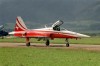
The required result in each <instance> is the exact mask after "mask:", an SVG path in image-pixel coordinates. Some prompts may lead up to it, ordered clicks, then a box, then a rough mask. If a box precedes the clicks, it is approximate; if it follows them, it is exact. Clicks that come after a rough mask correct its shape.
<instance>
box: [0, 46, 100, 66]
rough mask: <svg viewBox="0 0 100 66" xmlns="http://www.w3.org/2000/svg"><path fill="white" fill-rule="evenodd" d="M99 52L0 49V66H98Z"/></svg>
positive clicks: (99, 60)
mask: <svg viewBox="0 0 100 66" xmlns="http://www.w3.org/2000/svg"><path fill="white" fill-rule="evenodd" d="M99 57H100V51H87V50H82V49H65V48H34V47H24V48H18V47H17V48H0V66H100V58H99Z"/></svg>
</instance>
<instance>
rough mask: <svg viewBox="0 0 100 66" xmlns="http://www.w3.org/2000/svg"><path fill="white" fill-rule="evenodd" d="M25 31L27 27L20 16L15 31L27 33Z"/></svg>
mask: <svg viewBox="0 0 100 66" xmlns="http://www.w3.org/2000/svg"><path fill="white" fill-rule="evenodd" d="M25 30H27V27H26V25H25V23H24V21H23V19H22V18H21V17H20V16H18V17H17V18H16V24H15V31H25Z"/></svg>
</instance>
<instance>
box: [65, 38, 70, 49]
mask: <svg viewBox="0 0 100 66" xmlns="http://www.w3.org/2000/svg"><path fill="white" fill-rule="evenodd" d="M65 41H66V47H69V41H68V38H66V40H65Z"/></svg>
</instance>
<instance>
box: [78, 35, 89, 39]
mask: <svg viewBox="0 0 100 66" xmlns="http://www.w3.org/2000/svg"><path fill="white" fill-rule="evenodd" d="M77 35H78V36H79V37H84V38H85V37H86V38H88V37H90V36H88V35H85V34H77Z"/></svg>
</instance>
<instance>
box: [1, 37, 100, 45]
mask: <svg viewBox="0 0 100 66" xmlns="http://www.w3.org/2000/svg"><path fill="white" fill-rule="evenodd" d="M30 41H31V42H33V43H44V42H45V41H37V39H33V38H31V40H30ZM50 41H51V43H55V44H65V39H55V40H50ZM0 42H9V43H10V42H14V43H16V42H18V43H25V38H5V39H0ZM69 42H70V43H71V44H98V45H99V44H100V37H91V38H82V39H77V40H76V39H69Z"/></svg>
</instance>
